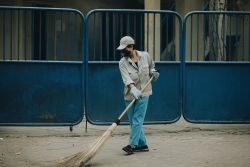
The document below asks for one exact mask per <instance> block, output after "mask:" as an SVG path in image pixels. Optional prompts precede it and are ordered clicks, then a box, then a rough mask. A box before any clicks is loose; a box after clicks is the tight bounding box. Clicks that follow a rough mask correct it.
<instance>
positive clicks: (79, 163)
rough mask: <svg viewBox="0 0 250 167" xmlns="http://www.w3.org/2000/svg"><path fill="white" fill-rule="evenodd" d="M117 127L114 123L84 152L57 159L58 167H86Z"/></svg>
mask: <svg viewBox="0 0 250 167" xmlns="http://www.w3.org/2000/svg"><path fill="white" fill-rule="evenodd" d="M116 127H117V124H116V123H113V124H112V125H111V126H110V127H109V129H108V130H107V131H106V132H105V133H104V134H103V135H102V136H101V137H99V138H98V139H97V140H95V141H94V142H93V143H91V144H90V145H89V146H88V147H86V148H85V149H83V150H82V151H80V152H78V153H76V154H74V155H71V156H69V157H65V158H59V159H57V163H58V164H57V167H84V166H85V165H86V163H87V162H88V161H89V160H91V159H92V158H94V157H95V155H96V154H98V153H99V151H100V150H101V148H102V147H103V146H104V144H105V142H106V141H107V140H108V139H109V137H110V136H111V134H112V133H113V131H114V130H115V128H116Z"/></svg>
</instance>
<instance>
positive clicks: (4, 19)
mask: <svg viewBox="0 0 250 167" xmlns="http://www.w3.org/2000/svg"><path fill="white" fill-rule="evenodd" d="M5 17H6V13H5V10H4V11H3V60H5V26H6V18H5Z"/></svg>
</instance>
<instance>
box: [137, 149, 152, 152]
mask: <svg viewBox="0 0 250 167" xmlns="http://www.w3.org/2000/svg"><path fill="white" fill-rule="evenodd" d="M147 151H149V149H141V150H134V152H147Z"/></svg>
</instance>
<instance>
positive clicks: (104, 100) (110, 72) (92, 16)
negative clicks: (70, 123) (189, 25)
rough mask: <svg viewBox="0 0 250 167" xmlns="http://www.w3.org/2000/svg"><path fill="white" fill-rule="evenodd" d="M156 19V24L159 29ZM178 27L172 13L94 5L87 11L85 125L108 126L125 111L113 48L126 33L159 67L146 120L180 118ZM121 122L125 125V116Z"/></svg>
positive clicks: (160, 121) (159, 121)
mask: <svg viewBox="0 0 250 167" xmlns="http://www.w3.org/2000/svg"><path fill="white" fill-rule="evenodd" d="M149 20H151V21H149ZM160 20H161V21H160ZM157 21H159V25H161V28H160V29H159V31H158V30H157V28H156V27H157V26H158V25H157V24H158V23H157ZM149 22H151V24H149ZM156 25H157V26H156ZM176 25H179V27H178V28H177V27H175V26H176ZM150 26H151V27H150ZM181 28H182V22H181V18H180V16H179V15H178V14H177V13H175V12H172V11H159V10H158V11H153V10H152V11H147V10H121V9H114V10H112V9H110V10H108V9H107V10H103V9H98V10H93V11H91V12H89V13H88V14H87V16H86V38H87V39H89V40H88V42H86V52H87V53H86V54H87V55H88V73H87V76H88V78H87V88H86V91H87V95H86V118H87V120H88V121H89V122H90V123H92V124H96V125H107V124H111V123H113V122H114V121H115V120H116V119H117V118H118V117H119V116H120V114H121V113H122V112H123V111H124V109H125V103H124V99H123V87H124V85H123V82H122V78H121V74H120V71H119V65H118V62H119V60H120V59H121V52H118V51H116V48H117V47H118V45H119V42H120V39H121V38H122V37H123V36H126V35H130V36H132V37H133V38H134V39H135V43H136V49H137V50H142V51H143V50H146V51H148V52H149V53H150V55H151V56H152V58H153V59H154V60H155V64H156V69H159V70H160V78H159V79H158V80H157V82H153V83H152V86H153V95H152V96H150V100H149V104H148V110H147V114H146V117H145V124H166V123H173V122H176V121H177V120H178V119H179V118H180V116H181V103H182V102H181V85H182V84H181V83H182V80H181V63H180V55H181V47H180V46H181V38H182V33H181ZM151 30H153V31H155V33H152V32H150V31H151ZM176 33H178V35H176ZM156 34H159V36H158V37H157V35H156ZM174 44H176V46H174ZM151 45H154V47H151ZM157 50H158V51H157ZM121 124H128V119H127V116H126V115H125V116H124V117H123V118H122V120H121Z"/></svg>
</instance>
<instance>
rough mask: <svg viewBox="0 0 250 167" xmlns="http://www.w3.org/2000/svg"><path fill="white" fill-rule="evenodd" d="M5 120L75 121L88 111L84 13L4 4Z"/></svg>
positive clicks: (0, 68) (0, 105)
mask: <svg viewBox="0 0 250 167" xmlns="http://www.w3.org/2000/svg"><path fill="white" fill-rule="evenodd" d="M0 17H1V18H2V19H3V22H4V24H1V25H0V30H1V31H0V36H1V37H2V38H1V42H0V46H1V48H2V50H1V53H0V76H1V77H0V99H1V100H0V109H1V117H0V125H32V126H33V125H65V126H66V125H67V126H68V125H75V124H78V123H79V122H80V121H81V120H82V118H83V115H84V95H85V92H84V82H85V72H86V70H85V68H86V65H85V63H86V60H85V57H84V51H81V49H82V48H84V47H83V46H84V43H83V42H84V40H83V34H84V26H83V24H84V16H83V15H82V13H81V12H79V11H77V10H74V9H56V8H35V7H32V8H31V7H8V6H7V7H0Z"/></svg>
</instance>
